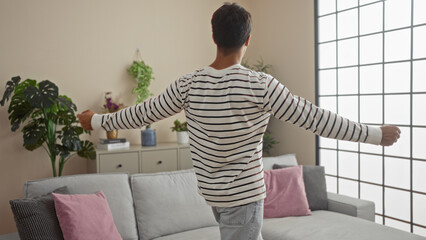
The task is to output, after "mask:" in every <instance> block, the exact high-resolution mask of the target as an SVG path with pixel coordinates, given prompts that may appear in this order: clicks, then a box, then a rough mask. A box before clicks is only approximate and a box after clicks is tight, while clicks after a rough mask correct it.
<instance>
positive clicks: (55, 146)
mask: <svg viewBox="0 0 426 240" xmlns="http://www.w3.org/2000/svg"><path fill="white" fill-rule="evenodd" d="M9 99H10V105H9V108H8V113H9V120H10V124H11V125H12V131H13V132H15V131H16V130H18V129H19V128H20V127H21V125H23V127H22V130H21V131H22V133H23V138H24V147H25V148H26V149H27V150H30V151H33V150H35V149H37V148H39V147H43V148H44V149H45V150H46V152H47V154H48V155H49V158H50V162H51V164H52V172H53V176H54V177H56V176H61V175H62V172H63V169H64V166H65V164H66V163H67V161H68V160H70V159H71V157H72V156H73V155H75V154H77V155H78V156H80V157H84V158H89V159H95V158H96V152H95V149H94V147H93V143H92V142H90V141H83V140H81V139H80V135H81V134H83V133H89V132H88V131H85V130H83V128H81V127H80V126H79V123H78V120H77V118H76V116H75V111H77V107H76V105H75V104H74V103H73V102H72V100H71V99H70V98H68V97H67V96H65V95H59V93H58V87H57V86H56V85H55V84H54V83H52V82H51V81H49V80H44V81H41V82H39V83H37V81H36V80H32V79H27V80H25V81H23V82H21V78H20V77H19V76H17V77H13V78H12V79H11V80H10V81H8V82H7V83H6V90H5V92H4V94H3V98H2V99H1V100H0V105H1V106H4V104H5V103H6V102H7V101H9ZM57 161H59V164H58V169H57V167H56V163H57Z"/></svg>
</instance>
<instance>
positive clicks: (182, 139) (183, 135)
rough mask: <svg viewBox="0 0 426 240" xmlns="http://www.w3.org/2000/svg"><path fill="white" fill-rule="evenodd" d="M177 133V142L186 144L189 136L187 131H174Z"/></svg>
mask: <svg viewBox="0 0 426 240" xmlns="http://www.w3.org/2000/svg"><path fill="white" fill-rule="evenodd" d="M176 133H177V142H178V143H179V144H188V142H189V136H188V131H182V132H176Z"/></svg>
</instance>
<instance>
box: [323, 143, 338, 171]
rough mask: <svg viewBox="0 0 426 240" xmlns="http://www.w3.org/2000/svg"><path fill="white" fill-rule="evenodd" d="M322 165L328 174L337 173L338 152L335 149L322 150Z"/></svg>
mask: <svg viewBox="0 0 426 240" xmlns="http://www.w3.org/2000/svg"><path fill="white" fill-rule="evenodd" d="M320 161H321V166H324V170H325V173H326V174H331V175H337V152H336V151H333V150H325V149H321V150H320Z"/></svg>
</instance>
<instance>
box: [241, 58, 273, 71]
mask: <svg viewBox="0 0 426 240" xmlns="http://www.w3.org/2000/svg"><path fill="white" fill-rule="evenodd" d="M241 65H243V66H244V67H246V68H250V69H252V70H255V71H257V72H264V73H269V69H271V68H272V65H271V64H265V62H264V61H263V58H262V57H260V58H259V59H258V60H257V63H256V64H253V65H250V64H249V63H248V58H244V59H243V62H242V63H241Z"/></svg>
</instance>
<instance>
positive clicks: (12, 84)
mask: <svg viewBox="0 0 426 240" xmlns="http://www.w3.org/2000/svg"><path fill="white" fill-rule="evenodd" d="M19 81H21V77H20V76H17V77H13V78H12V80H10V81H8V82H7V83H6V90H5V91H4V94H3V98H2V99H1V100H0V105H2V106H4V103H5V102H7V101H9V97H10V95H11V94H12V93H13V91H14V90H15V87H16V86H18V83H19Z"/></svg>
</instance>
